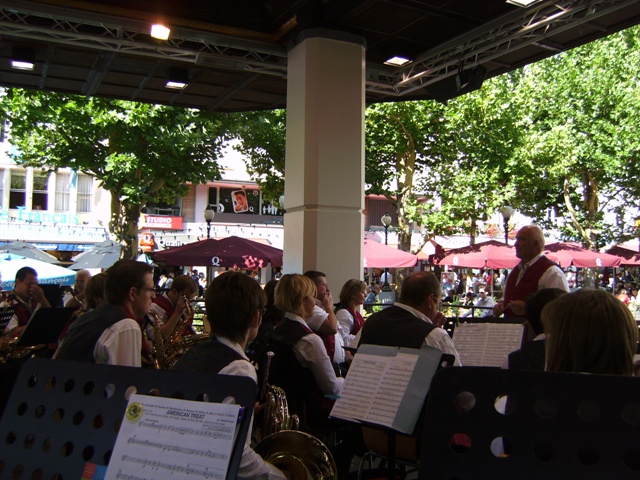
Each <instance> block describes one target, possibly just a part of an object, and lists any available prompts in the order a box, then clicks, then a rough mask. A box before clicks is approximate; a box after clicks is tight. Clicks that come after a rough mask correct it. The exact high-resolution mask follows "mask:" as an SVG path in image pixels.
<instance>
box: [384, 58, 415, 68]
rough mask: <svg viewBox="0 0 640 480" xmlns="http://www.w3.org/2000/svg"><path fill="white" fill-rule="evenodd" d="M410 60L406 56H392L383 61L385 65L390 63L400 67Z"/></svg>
mask: <svg viewBox="0 0 640 480" xmlns="http://www.w3.org/2000/svg"><path fill="white" fill-rule="evenodd" d="M410 61H411V60H409V59H408V58H404V57H393V58H390V59H389V60H387V61H386V62H384V64H385V65H392V66H394V67H401V66H403V65H405V64H407V63H409V62H410Z"/></svg>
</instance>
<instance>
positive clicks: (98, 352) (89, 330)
mask: <svg viewBox="0 0 640 480" xmlns="http://www.w3.org/2000/svg"><path fill="white" fill-rule="evenodd" d="M154 298H155V289H154V287H153V267H152V266H151V265H147V264H146V263H143V262H136V261H134V260H118V261H117V262H116V263H114V264H113V265H112V266H111V267H110V268H109V269H108V270H107V271H106V278H105V299H106V303H105V304H103V305H101V306H100V307H98V308H95V309H93V310H91V311H90V312H87V313H85V314H84V315H81V316H80V317H79V318H78V319H77V320H76V321H75V322H74V323H73V325H71V328H69V331H68V332H67V335H66V336H65V338H64V340H63V341H62V343H61V344H60V346H59V347H58V349H57V350H56V353H55V355H54V358H57V359H60V360H76V361H80V362H92V363H104V364H108V365H124V366H130V367H140V366H141V362H142V360H141V351H142V330H141V328H140V324H139V323H138V321H137V320H136V319H138V318H142V317H143V316H144V315H146V314H148V313H149V310H150V308H151V302H152V301H153V299H154Z"/></svg>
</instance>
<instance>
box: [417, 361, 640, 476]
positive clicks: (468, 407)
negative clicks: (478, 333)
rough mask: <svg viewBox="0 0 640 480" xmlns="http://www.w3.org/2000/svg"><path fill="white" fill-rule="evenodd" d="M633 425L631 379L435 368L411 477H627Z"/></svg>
mask: <svg viewBox="0 0 640 480" xmlns="http://www.w3.org/2000/svg"><path fill="white" fill-rule="evenodd" d="M504 396H506V399H505V398H503V400H508V403H507V402H505V403H506V405H507V410H506V413H500V412H499V411H498V410H497V409H496V407H495V401H496V399H498V398H500V397H504ZM639 432H640V379H638V378H634V377H621V376H613V375H589V374H576V373H551V372H537V371H524V370H503V369H499V368H491V367H462V368H445V369H442V370H439V371H438V372H437V373H436V375H435V377H434V378H433V381H432V382H431V389H430V391H429V395H428V397H427V405H426V418H425V422H424V432H423V439H422V453H421V456H420V463H421V465H420V474H419V477H418V478H420V479H429V480H453V479H456V480H471V479H477V478H491V479H496V480H501V479H504V480H513V479H516V478H517V479H519V480H534V479H535V480H538V479H543V478H544V479H546V478H550V479H552V478H572V479H573V478H579V479H586V480H591V479H593V480H596V479H603V478H611V479H616V480H625V479H637V478H640V434H639ZM461 439H462V440H463V441H460V440H461ZM452 440H453V441H452Z"/></svg>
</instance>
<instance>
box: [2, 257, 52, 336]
mask: <svg viewBox="0 0 640 480" xmlns="http://www.w3.org/2000/svg"><path fill="white" fill-rule="evenodd" d="M9 306H11V307H14V308H15V313H14V315H13V318H11V320H10V321H9V323H8V325H7V326H6V328H5V329H4V332H2V333H3V335H9V336H12V337H18V336H20V335H21V334H22V332H23V331H24V329H25V328H26V326H27V323H29V319H30V318H31V315H32V314H33V312H34V311H35V309H36V308H37V307H38V306H42V307H50V306H51V305H50V304H49V301H48V300H47V298H46V297H45V295H44V291H43V290H42V288H41V287H40V286H39V285H38V273H37V272H36V271H35V270H34V269H33V268H31V267H22V268H21V269H20V270H18V271H17V272H16V278H15V286H14V287H13V292H11V293H9V294H8V295H7V296H6V298H5V300H4V301H3V302H2V303H0V307H9Z"/></svg>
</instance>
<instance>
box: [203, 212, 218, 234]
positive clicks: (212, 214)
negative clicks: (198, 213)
mask: <svg viewBox="0 0 640 480" xmlns="http://www.w3.org/2000/svg"><path fill="white" fill-rule="evenodd" d="M215 216H216V211H215V210H214V209H213V206H212V205H207V208H205V209H204V221H205V222H207V240H208V239H209V238H211V222H213V217H215Z"/></svg>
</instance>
